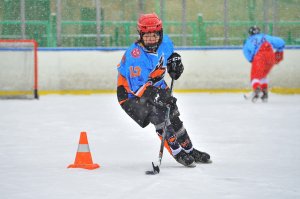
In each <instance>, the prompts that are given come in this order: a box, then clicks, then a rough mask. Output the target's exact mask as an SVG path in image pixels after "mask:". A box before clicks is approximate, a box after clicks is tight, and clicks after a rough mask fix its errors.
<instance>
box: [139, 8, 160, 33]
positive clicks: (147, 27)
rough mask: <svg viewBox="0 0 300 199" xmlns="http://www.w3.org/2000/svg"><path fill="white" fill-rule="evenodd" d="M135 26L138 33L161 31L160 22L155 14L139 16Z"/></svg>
mask: <svg viewBox="0 0 300 199" xmlns="http://www.w3.org/2000/svg"><path fill="white" fill-rule="evenodd" d="M137 26H138V31H139V32H140V33H147V32H158V31H161V30H162V21H161V20H160V19H159V18H158V16H157V15H156V14H155V13H151V14H143V15H141V16H140V18H139V20H138V23H137Z"/></svg>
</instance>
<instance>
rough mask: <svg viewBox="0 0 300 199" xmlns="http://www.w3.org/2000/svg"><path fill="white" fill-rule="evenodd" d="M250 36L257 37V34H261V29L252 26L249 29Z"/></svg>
mask: <svg viewBox="0 0 300 199" xmlns="http://www.w3.org/2000/svg"><path fill="white" fill-rule="evenodd" d="M248 33H249V35H255V34H259V33H260V28H259V27H257V26H252V27H250V28H249V31H248Z"/></svg>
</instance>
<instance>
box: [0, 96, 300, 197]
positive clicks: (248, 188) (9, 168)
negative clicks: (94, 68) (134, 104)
mask: <svg viewBox="0 0 300 199" xmlns="http://www.w3.org/2000/svg"><path fill="white" fill-rule="evenodd" d="M174 95H175V97H177V98H178V105H179V108H180V112H181V119H182V120H183V121H184V125H185V127H186V128H187V130H188V132H189V134H190V137H191V139H192V141H193V144H194V146H195V148H197V149H199V150H202V151H206V152H208V153H209V154H210V155H211V157H212V160H213V163H212V164H208V165H207V164H206V165H205V164H198V165H197V167H195V168H185V167H183V166H181V165H179V164H178V163H177V162H175V160H174V159H173V158H172V157H171V156H170V155H169V154H168V153H167V152H166V151H165V154H164V157H163V160H162V166H161V173H160V174H159V175H155V176H147V175H145V174H144V173H145V171H146V170H149V169H151V162H152V161H155V162H156V161H157V158H158V151H159V145H160V141H159V139H158V137H157V135H156V133H155V130H154V127H153V126H148V127H146V128H145V129H142V128H140V127H139V126H138V125H137V124H136V123H134V122H133V121H132V120H131V118H129V116H127V115H126V114H125V112H123V110H122V109H121V107H120V106H119V105H118V102H117V98H116V95H115V94H103V95H101V94H99V95H82V96H80V95H79V96H77V95H46V96H41V98H40V100H0V110H1V115H0V140H1V144H0V151H1V152H0V161H1V163H0V198H1V199H67V198H72V199H100V198H101V199H104V198H112V199H114V198H130V199H141V198H143V199H148V198H149V199H160V198H164V199H167V198H170V199H177V198H184V199H199V198H203V199H219V198H222V199H227V198H230V199H245V198H246V199H247V198H249V199H250V198H251V199H253V198H255V199H260V198H261V199H266V198H272V199H283V198H284V199H295V198H300V166H299V165H300V155H299V153H300V95H277V94H272V93H271V94H270V98H269V102H268V103H261V102H258V103H256V104H253V103H251V102H250V101H245V100H244V99H243V97H242V94H241V93H237V94H207V93H190V94H182V93H175V94H174ZM81 131H86V132H87V135H88V140H89V146H90V149H91V153H92V156H93V161H94V163H98V164H100V166H101V168H99V169H96V170H84V169H67V166H68V165H69V164H72V163H73V162H74V159H75V155H76V151H77V146H78V141H79V135H80V132H81Z"/></svg>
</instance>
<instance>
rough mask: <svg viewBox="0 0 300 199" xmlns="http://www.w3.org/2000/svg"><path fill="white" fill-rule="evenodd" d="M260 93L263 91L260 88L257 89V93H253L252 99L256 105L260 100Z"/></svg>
mask: <svg viewBox="0 0 300 199" xmlns="http://www.w3.org/2000/svg"><path fill="white" fill-rule="evenodd" d="M260 92H261V90H260V88H259V87H257V88H256V89H255V91H254V92H253V97H252V102H253V103H255V102H256V101H257V99H258V98H259V96H260Z"/></svg>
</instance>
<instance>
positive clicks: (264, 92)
mask: <svg viewBox="0 0 300 199" xmlns="http://www.w3.org/2000/svg"><path fill="white" fill-rule="evenodd" d="M262 93H263V95H262V96H261V100H262V102H268V97H269V95H268V89H263V90H262Z"/></svg>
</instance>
